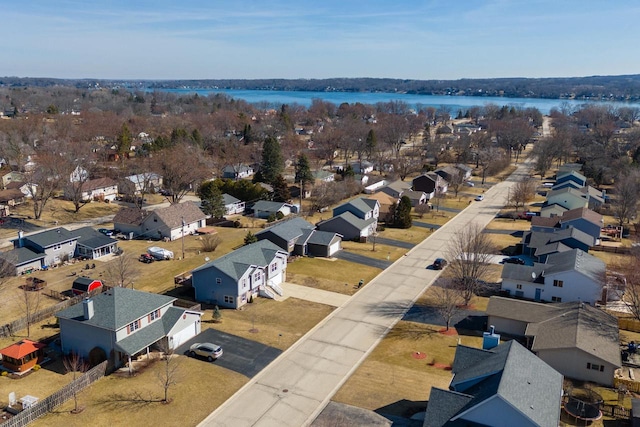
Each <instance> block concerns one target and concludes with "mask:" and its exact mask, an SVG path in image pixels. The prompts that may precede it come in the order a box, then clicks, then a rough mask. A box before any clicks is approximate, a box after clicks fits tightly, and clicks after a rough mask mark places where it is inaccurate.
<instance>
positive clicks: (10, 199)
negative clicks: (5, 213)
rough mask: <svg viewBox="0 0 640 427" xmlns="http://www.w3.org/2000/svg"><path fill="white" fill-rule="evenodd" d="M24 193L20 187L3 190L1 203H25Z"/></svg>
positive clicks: (0, 195)
mask: <svg viewBox="0 0 640 427" xmlns="http://www.w3.org/2000/svg"><path fill="white" fill-rule="evenodd" d="M24 198H25V196H24V194H23V193H22V191H20V190H18V189H15V188H14V189H11V190H1V191H0V204H3V205H8V206H16V205H20V204H22V203H24Z"/></svg>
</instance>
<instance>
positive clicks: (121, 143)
mask: <svg viewBox="0 0 640 427" xmlns="http://www.w3.org/2000/svg"><path fill="white" fill-rule="evenodd" d="M132 140H133V138H132V136H131V131H130V130H129V126H127V124H126V123H123V124H122V128H121V129H120V133H119V134H118V137H117V139H116V147H117V151H118V154H119V155H120V156H121V157H122V156H124V155H125V154H126V153H128V152H129V150H130V149H131V141H132Z"/></svg>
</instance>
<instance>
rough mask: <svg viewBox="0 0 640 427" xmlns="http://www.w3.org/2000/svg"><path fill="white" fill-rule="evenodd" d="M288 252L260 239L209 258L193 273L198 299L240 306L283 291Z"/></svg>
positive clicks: (217, 303)
mask: <svg viewBox="0 0 640 427" xmlns="http://www.w3.org/2000/svg"><path fill="white" fill-rule="evenodd" d="M288 256H289V254H288V253H287V252H286V251H284V250H282V249H281V248H280V247H278V246H277V245H276V244H275V243H272V242H270V241H269V240H261V241H259V242H256V243H252V244H250V245H247V246H243V247H241V248H240V249H236V250H235V251H233V252H231V253H228V254H226V255H224V256H222V257H220V258H218V259H216V260H214V261H211V262H208V263H207V264H204V265H202V266H200V267H198V268H196V269H195V270H193V271H192V272H191V273H192V284H193V288H194V289H195V298H196V301H199V302H206V303H209V304H216V305H218V306H220V307H228V308H240V307H242V306H243V305H245V304H246V303H247V302H248V301H249V300H250V299H252V298H255V297H257V296H258V295H261V296H265V297H268V298H275V294H279V295H282V289H281V288H280V284H281V283H282V282H284V281H285V278H286V270H287V258H288Z"/></svg>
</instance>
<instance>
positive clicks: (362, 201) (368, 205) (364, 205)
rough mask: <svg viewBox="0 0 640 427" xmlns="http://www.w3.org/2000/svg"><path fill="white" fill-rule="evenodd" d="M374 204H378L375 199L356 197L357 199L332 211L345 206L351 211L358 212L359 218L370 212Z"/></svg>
mask: <svg viewBox="0 0 640 427" xmlns="http://www.w3.org/2000/svg"><path fill="white" fill-rule="evenodd" d="M376 204H378V201H377V200H375V199H367V198H365V197H358V198H357V199H353V200H349V201H348V202H346V203H343V204H341V205H340V206H337V207H335V208H334V209H333V211H334V212H335V211H336V209H340V208H342V207H345V206H346V207H349V208H351V209H353V210H354V211H356V212H359V213H360V215H361V216H365V215H366V214H367V213H368V212H371V211H372V210H373V209H374V208H375V207H376ZM351 209H350V210H351Z"/></svg>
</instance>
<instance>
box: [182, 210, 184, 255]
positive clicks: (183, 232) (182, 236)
mask: <svg viewBox="0 0 640 427" xmlns="http://www.w3.org/2000/svg"><path fill="white" fill-rule="evenodd" d="M182 259H184V217H182Z"/></svg>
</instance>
